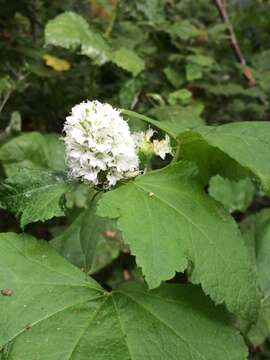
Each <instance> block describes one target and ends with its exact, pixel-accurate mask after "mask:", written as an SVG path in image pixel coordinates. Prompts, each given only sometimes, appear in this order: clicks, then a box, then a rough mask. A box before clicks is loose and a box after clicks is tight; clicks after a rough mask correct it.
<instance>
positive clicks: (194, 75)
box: [186, 63, 203, 81]
mask: <svg viewBox="0 0 270 360" xmlns="http://www.w3.org/2000/svg"><path fill="white" fill-rule="evenodd" d="M186 77H187V81H193V80H198V79H201V78H202V77H203V73H202V67H201V66H200V65H197V64H193V63H188V64H187V65H186Z"/></svg>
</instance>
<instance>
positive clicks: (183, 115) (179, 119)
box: [122, 106, 203, 139]
mask: <svg viewBox="0 0 270 360" xmlns="http://www.w3.org/2000/svg"><path fill="white" fill-rule="evenodd" d="M122 113H123V114H124V115H127V116H128V117H130V118H135V119H138V120H141V121H143V122H146V123H148V124H151V125H153V126H155V127H157V128H158V129H161V130H163V131H165V132H166V133H168V134H169V135H170V136H171V137H172V138H174V139H176V138H177V137H178V136H179V135H181V134H182V133H183V132H184V131H185V130H187V129H191V128H194V127H197V126H200V125H202V124H203V120H202V119H201V117H200V116H199V115H198V114H197V113H196V112H195V111H193V110H192V108H189V109H185V108H181V107H180V106H164V107H158V108H156V109H155V110H153V111H152V115H153V116H156V117H157V118H158V119H159V120H161V121H157V120H154V119H151V118H150V117H148V116H145V115H141V114H138V113H136V112H134V111H130V110H122Z"/></svg>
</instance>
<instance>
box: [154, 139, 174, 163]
mask: <svg viewBox="0 0 270 360" xmlns="http://www.w3.org/2000/svg"><path fill="white" fill-rule="evenodd" d="M153 147H154V153H155V154H156V155H158V156H160V157H161V159H163V160H164V159H165V157H166V154H172V148H171V144H170V137H169V136H168V135H166V136H165V139H163V140H154V141H153Z"/></svg>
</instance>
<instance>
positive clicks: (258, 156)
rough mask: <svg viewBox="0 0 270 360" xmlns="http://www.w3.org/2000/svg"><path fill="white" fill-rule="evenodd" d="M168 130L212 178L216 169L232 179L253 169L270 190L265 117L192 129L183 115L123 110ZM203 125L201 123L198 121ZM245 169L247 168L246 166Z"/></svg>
mask: <svg viewBox="0 0 270 360" xmlns="http://www.w3.org/2000/svg"><path fill="white" fill-rule="evenodd" d="M123 113H124V114H126V115H127V116H130V117H135V118H138V119H140V120H142V121H144V122H147V123H149V124H151V125H153V126H156V127H158V128H159V129H161V130H163V131H165V132H167V133H168V134H169V135H170V136H171V137H172V138H174V139H177V140H178V141H179V142H180V145H181V152H180V157H181V158H182V159H186V160H191V161H195V162H196V163H197V165H198V167H199V168H200V171H201V172H202V173H203V178H205V179H207V181H208V180H209V178H210V177H211V176H212V175H216V174H217V173H219V174H221V175H223V176H226V177H229V178H231V179H233V180H235V179H238V178H239V177H246V176H247V174H248V173H249V174H250V173H253V174H254V175H255V176H256V177H257V178H258V179H259V180H260V181H261V183H262V186H263V189H264V190H265V191H266V192H270V123H269V122H266V121H246V122H234V123H230V124H225V125H221V126H196V124H194V125H193V123H192V122H191V124H192V126H191V128H193V129H192V130H190V131H185V130H186V128H185V127H186V124H185V127H183V126H182V124H181V121H180V119H178V120H177V119H176V118H175V119H174V120H173V121H168V120H167V119H166V118H165V113H164V120H165V121H156V120H153V119H151V118H149V117H147V116H144V115H141V114H138V113H136V112H133V111H128V110H123ZM198 125H200V124H198ZM244 169H245V170H246V172H244V171H243V170H244Z"/></svg>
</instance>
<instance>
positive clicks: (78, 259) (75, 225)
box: [50, 212, 85, 268]
mask: <svg viewBox="0 0 270 360" xmlns="http://www.w3.org/2000/svg"><path fill="white" fill-rule="evenodd" d="M83 215H84V212H82V213H80V214H79V215H78V216H77V217H76V219H75V220H74V221H73V222H72V223H71V224H70V225H69V226H67V228H66V229H65V230H63V231H61V234H60V235H58V236H56V237H55V238H54V239H52V240H51V241H50V245H52V246H53V247H54V248H55V249H56V250H57V251H58V252H59V253H60V254H61V255H62V256H64V257H65V258H66V259H67V260H68V261H69V262H71V263H72V264H74V265H76V266H78V267H79V268H84V264H85V257H84V254H83V251H82V247H81V242H80V233H81V226H82V219H83Z"/></svg>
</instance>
